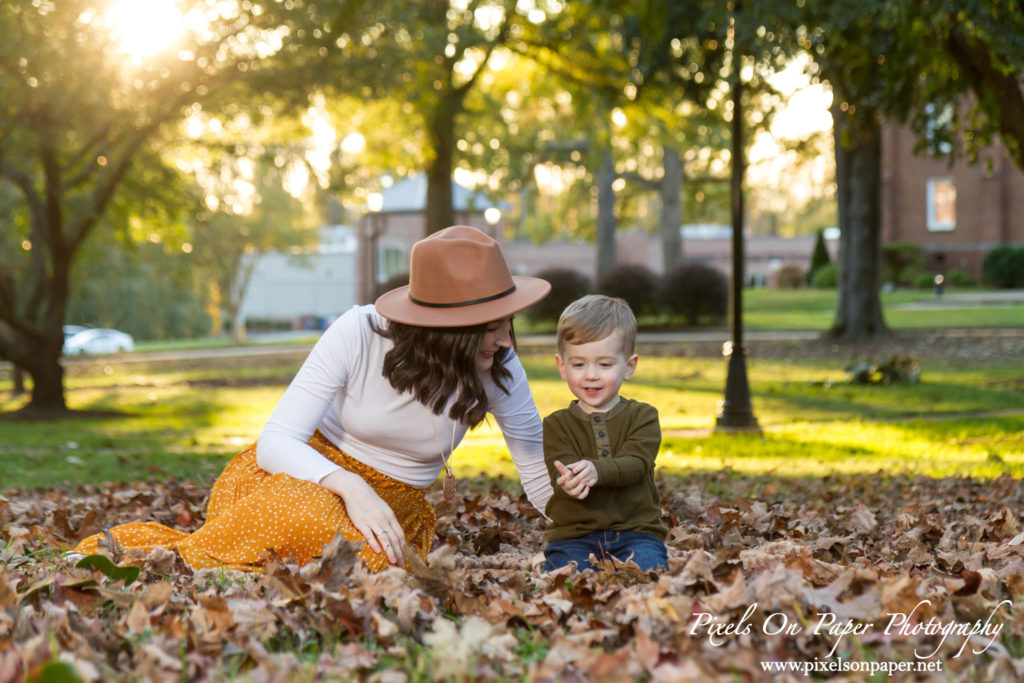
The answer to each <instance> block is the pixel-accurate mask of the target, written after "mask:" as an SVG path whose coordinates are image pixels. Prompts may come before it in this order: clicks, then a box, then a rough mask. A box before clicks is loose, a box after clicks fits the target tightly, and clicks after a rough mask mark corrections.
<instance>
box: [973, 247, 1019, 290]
mask: <svg viewBox="0 0 1024 683" xmlns="http://www.w3.org/2000/svg"><path fill="white" fill-rule="evenodd" d="M981 277H982V279H983V280H984V281H985V282H986V283H988V284H990V285H992V286H993V287H998V288H1000V289H1013V288H1014V287H1024V247H1010V246H1005V245H1004V246H1001V247H996V248H995V249H993V250H992V251H990V252H988V253H987V254H985V258H984V260H982V262H981Z"/></svg>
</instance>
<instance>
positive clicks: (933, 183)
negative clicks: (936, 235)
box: [926, 177, 956, 232]
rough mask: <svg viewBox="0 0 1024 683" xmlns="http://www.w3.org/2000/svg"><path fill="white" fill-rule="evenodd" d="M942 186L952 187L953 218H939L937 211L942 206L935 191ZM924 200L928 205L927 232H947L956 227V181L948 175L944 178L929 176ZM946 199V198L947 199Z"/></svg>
mask: <svg viewBox="0 0 1024 683" xmlns="http://www.w3.org/2000/svg"><path fill="white" fill-rule="evenodd" d="M942 186H951V187H952V190H953V192H952V203H953V218H952V220H949V219H945V220H943V219H940V218H939V212H940V210H941V208H942V207H940V205H939V201H938V200H937V199H936V191H937V190H938V189H939V188H940V187H942ZM926 197H927V198H926V201H927V205H928V231H929V232H949V231H950V230H953V229H954V228H956V182H955V181H954V180H953V179H952V178H949V177H944V178H929V179H928V190H927V193H926ZM947 201H948V200H947Z"/></svg>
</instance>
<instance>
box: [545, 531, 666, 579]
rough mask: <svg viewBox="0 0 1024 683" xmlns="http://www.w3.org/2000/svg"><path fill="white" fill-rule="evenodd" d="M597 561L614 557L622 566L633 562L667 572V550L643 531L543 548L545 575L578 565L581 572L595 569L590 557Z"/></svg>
mask: <svg viewBox="0 0 1024 683" xmlns="http://www.w3.org/2000/svg"><path fill="white" fill-rule="evenodd" d="M591 553H593V555H594V557H596V558H597V559H598V560H604V559H606V558H608V557H613V558H615V559H616V560H617V561H619V562H625V561H626V560H633V562H636V563H637V564H638V565H639V566H640V569H642V570H643V571H651V570H652V569H668V550H667V549H666V548H665V544H664V543H662V542H661V539H659V538H658V537H657V536H655V535H654V534H648V533H644V532H642V531H595V532H594V533H591V534H587V535H586V536H580V537H579V538H567V539H565V540H563V541H551V542H550V543H548V545H547V547H546V548H544V557H545V558H547V562H545V563H544V569H545V571H551V570H553V569H558V568H559V567H564V566H565V565H567V564H569V563H570V562H575V563H576V568H577V569H578V570H579V571H583V570H584V569H593V568H594V565H592V564H591V563H590V559H589V558H590V555H591Z"/></svg>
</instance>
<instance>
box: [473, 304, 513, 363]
mask: <svg viewBox="0 0 1024 683" xmlns="http://www.w3.org/2000/svg"><path fill="white" fill-rule="evenodd" d="M510 346H512V318H511V317H508V318H502V319H501V320H494V321H492V322H489V323H487V329H486V330H484V336H483V338H481V339H480V351H479V353H477V356H476V369H477V372H489V371H490V369H491V366H493V365H494V354H495V353H497V352H498V351H500V350H501V349H507V348H508V347H510Z"/></svg>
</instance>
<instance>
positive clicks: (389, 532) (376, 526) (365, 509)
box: [320, 469, 405, 566]
mask: <svg viewBox="0 0 1024 683" xmlns="http://www.w3.org/2000/svg"><path fill="white" fill-rule="evenodd" d="M320 486H323V487H324V488H325V489H327V490H328V491H331V492H332V493H335V494H337V495H338V496H340V497H341V499H342V500H343V501H345V510H346V511H347V512H348V518H349V519H350V520H352V524H353V525H354V526H355V528H356V529H358V530H359V533H361V534H362V535H363V537H364V538H366V542H367V543H369V544H370V548H371V549H372V550H373V552H375V553H380V552H383V553H384V554H385V555H387V556H388V561H390V562H391V564H395V565H399V566H400V565H402V564H404V563H405V531H403V530H402V525H400V524H399V523H398V518H397V517H395V513H394V511H393V510H392V509H391V506H390V505H388V504H387V503H385V502H384V500H383V499H382V498H381V497H380V496H379V495H377V492H376V491H374V490H373V487H372V486H370V485H369V484H367V483H366V480H364V479H363V478H362V477H360V476H359V475H358V474H355V473H354V472H349V471H348V470H345V469H339V470H335V471H334V472H331V473H330V474H328V475H327V476H326V477H324V478H323V479H321V480H320Z"/></svg>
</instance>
